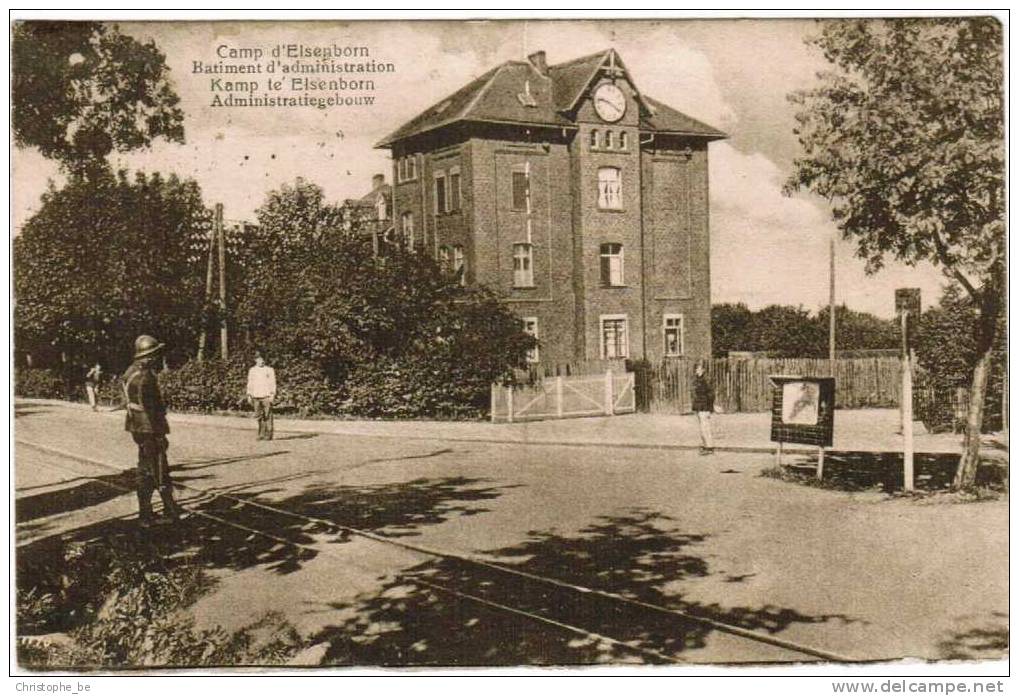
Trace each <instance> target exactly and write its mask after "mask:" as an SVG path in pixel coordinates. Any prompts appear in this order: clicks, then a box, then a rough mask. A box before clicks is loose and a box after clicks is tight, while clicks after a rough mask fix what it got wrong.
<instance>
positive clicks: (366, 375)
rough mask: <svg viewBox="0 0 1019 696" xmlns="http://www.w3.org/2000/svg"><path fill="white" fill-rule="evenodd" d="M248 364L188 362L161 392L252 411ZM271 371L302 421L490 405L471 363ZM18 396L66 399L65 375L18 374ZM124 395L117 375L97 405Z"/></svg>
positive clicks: (468, 410)
mask: <svg viewBox="0 0 1019 696" xmlns="http://www.w3.org/2000/svg"><path fill="white" fill-rule="evenodd" d="M249 367H250V364H249V363H248V362H247V361H246V360H244V359H242V358H236V359H231V360H229V361H223V360H220V359H207V360H204V361H202V362H199V361H197V360H189V361H188V362H186V363H184V364H183V365H181V366H180V367H177V368H174V369H170V370H165V371H162V372H160V373H159V384H160V389H161V390H162V393H163V398H164V399H165V400H166V403H167V406H168V407H169V409H170V410H171V411H178V412H198V413H213V412H216V411H236V410H248V409H250V405H249V404H248V403H247V398H246V393H245V392H246V388H247V374H248V368H249ZM273 367H274V369H275V370H276V380H277V390H278V391H277V397H276V403H275V410H276V411H277V412H283V413H286V412H290V413H297V414H300V415H302V416H308V415H349V416H355V417H370V418H427V417H433V418H434V417H438V418H456V419H473V418H479V417H481V416H483V415H484V414H485V412H486V410H487V408H488V401H487V399H488V393H489V392H488V383H487V382H484V383H481V382H479V381H478V378H476V377H473V375H472V374H469V373H470V372H471V371H470V370H469V369H468V368H467V366H458V365H457V364H455V363H451V362H450V361H448V360H447V361H441V360H432V359H426V358H422V357H417V358H414V357H411V356H403V359H402V360H399V361H397V360H394V359H389V358H384V357H383V358H378V359H376V360H373V361H370V362H365V363H363V364H362V365H360V366H358V367H357V368H355V369H354V371H353V372H351V374H350V375H348V376H347V379H346V380H345V381H344V382H343V383H342V384H338V383H335V382H333V381H332V380H330V379H329V378H328V377H327V376H326V375H325V373H323V372H322V370H321V369H320V368H319V367H318V366H317V365H315V364H314V363H313V362H311V361H309V360H306V359H302V358H285V357H280V358H279V359H278V360H275V361H274V364H273ZM472 377H473V378H472ZM15 394H17V395H18V396H23V397H34V398H55V399H63V398H66V395H65V393H64V385H63V380H62V379H61V377H60V376H59V375H58V374H57V373H56V372H54V371H51V370H44V369H18V370H17V371H16V372H15ZM122 394H123V392H122V387H121V380H120V377H119V375H118V376H114V377H112V378H109V379H104V380H103V382H102V384H101V385H100V387H99V400H100V402H101V403H104V404H108V405H114V406H115V405H120V404H122V403H123V395H122ZM82 397H84V393H82Z"/></svg>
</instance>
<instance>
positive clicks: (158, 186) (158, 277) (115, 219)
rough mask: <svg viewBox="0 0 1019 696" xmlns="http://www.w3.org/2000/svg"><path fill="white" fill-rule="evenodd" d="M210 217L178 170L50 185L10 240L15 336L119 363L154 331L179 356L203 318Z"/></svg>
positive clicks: (197, 193)
mask: <svg viewBox="0 0 1019 696" xmlns="http://www.w3.org/2000/svg"><path fill="white" fill-rule="evenodd" d="M210 224H211V215H210V213H209V211H208V210H207V209H206V208H205V206H204V204H203V203H202V197H201V191H200V190H199V188H198V185H197V184H196V183H195V182H194V181H190V180H189V181H180V180H179V179H177V177H176V176H171V177H169V178H166V179H164V178H163V177H162V176H160V175H159V174H153V175H150V176H146V175H145V174H144V173H138V174H136V175H135V177H134V179H133V180H129V179H128V177H127V174H126V173H125V172H119V173H118V174H117V175H113V174H110V173H106V174H104V175H102V176H99V177H98V178H96V179H93V180H89V181H85V180H83V179H72V180H71V181H70V183H68V184H67V186H66V187H64V188H62V189H55V188H53V187H52V185H51V188H50V190H49V191H47V192H46V193H45V194H44V195H43V197H42V202H41V205H40V207H39V210H38V212H36V213H35V214H34V215H33V216H32V217H31V218H30V219H29V220H28V221H27V222H26V223H25V225H24V227H23V229H22V233H21V235H20V236H19V237H17V238H16V239H15V241H14V294H15V301H16V304H15V311H14V320H15V335H16V340H17V341H18V342H19V344H20V345H22V346H31V345H43V346H46V345H51V346H53V347H55V348H56V349H57V350H59V351H61V352H64V353H65V354H68V355H71V356H79V357H87V358H88V359H90V360H93V359H98V358H102V359H103V361H104V362H107V363H108V364H112V365H114V366H116V365H122V364H123V363H124V362H125V361H127V360H129V359H130V349H131V345H132V343H133V341H134V339H135V337H136V336H137V335H138V334H140V333H151V334H153V335H155V336H158V337H159V338H160V340H163V341H164V342H167V343H168V345H169V347H170V355H171V356H172V357H174V358H179V357H182V355H183V353H184V352H186V351H189V350H191V349H192V347H193V346H194V345H195V338H194V337H195V336H196V335H197V329H196V327H197V326H199V325H200V323H201V314H202V304H203V302H202V283H203V271H204V258H203V257H202V252H203V251H204V248H205V240H206V238H207V235H208V229H209V225H210Z"/></svg>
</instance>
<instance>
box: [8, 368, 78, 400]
mask: <svg viewBox="0 0 1019 696" xmlns="http://www.w3.org/2000/svg"><path fill="white" fill-rule="evenodd" d="M14 394H15V395H16V396H24V397H27V398H32V399H63V398H66V397H67V394H66V393H65V392H64V380H63V379H62V378H61V376H60V375H59V374H58V373H57V372H55V371H53V370H44V369H41V368H31V367H23V368H18V369H16V370H15V371H14Z"/></svg>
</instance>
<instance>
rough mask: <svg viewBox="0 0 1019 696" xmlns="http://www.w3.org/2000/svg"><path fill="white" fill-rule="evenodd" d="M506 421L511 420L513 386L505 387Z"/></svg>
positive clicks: (509, 421) (510, 421)
mask: <svg viewBox="0 0 1019 696" xmlns="http://www.w3.org/2000/svg"><path fill="white" fill-rule="evenodd" d="M506 422H507V423H512V422H513V386H512V385H510V386H508V387H506Z"/></svg>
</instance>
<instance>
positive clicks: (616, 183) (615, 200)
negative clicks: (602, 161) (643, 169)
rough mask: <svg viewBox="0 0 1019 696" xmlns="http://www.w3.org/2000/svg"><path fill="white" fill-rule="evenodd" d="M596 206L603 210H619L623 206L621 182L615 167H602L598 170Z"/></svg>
mask: <svg viewBox="0 0 1019 696" xmlns="http://www.w3.org/2000/svg"><path fill="white" fill-rule="evenodd" d="M598 207H599V208H602V209H605V210H620V209H621V208H622V207H623V183H622V177H621V176H620V173H619V170H618V169H617V168H616V167H602V168H600V169H599V170H598Z"/></svg>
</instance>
